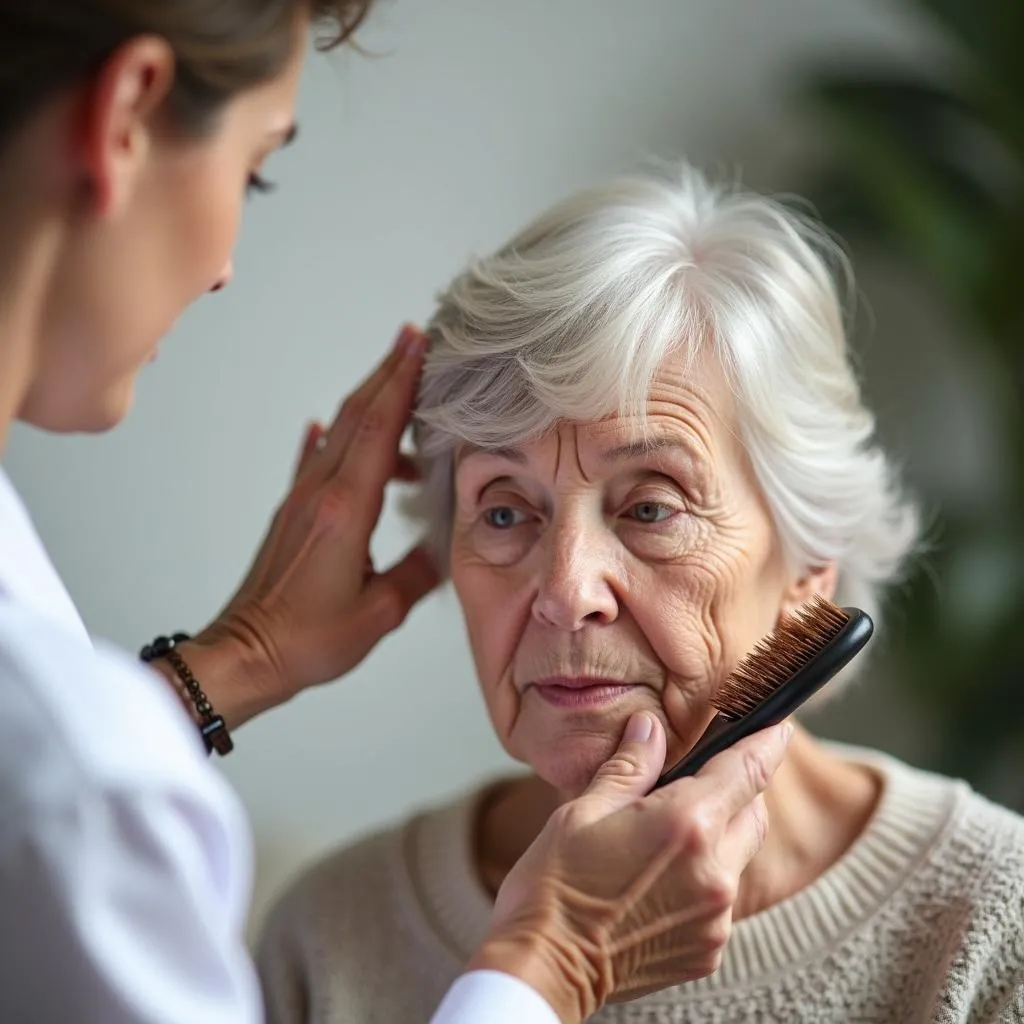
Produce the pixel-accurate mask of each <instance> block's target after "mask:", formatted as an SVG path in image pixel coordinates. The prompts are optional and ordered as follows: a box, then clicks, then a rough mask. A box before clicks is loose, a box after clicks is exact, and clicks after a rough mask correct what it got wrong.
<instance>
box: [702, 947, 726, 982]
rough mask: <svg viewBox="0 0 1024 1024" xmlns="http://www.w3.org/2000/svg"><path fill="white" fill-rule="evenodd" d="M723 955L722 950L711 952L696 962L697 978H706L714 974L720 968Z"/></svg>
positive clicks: (723, 951)
mask: <svg viewBox="0 0 1024 1024" xmlns="http://www.w3.org/2000/svg"><path fill="white" fill-rule="evenodd" d="M724 955H725V950H724V949H716V950H711V951H709V952H707V953H705V954H704V955H703V956H702V957H701V958H700V959H699V960H698V961H697V977H700V978H706V977H708V975H711V974H714V973H715V972H716V971H717V970H718V969H719V968H720V967H721V966H722V960H723V958H724Z"/></svg>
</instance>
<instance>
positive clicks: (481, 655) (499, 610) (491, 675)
mask: <svg viewBox="0 0 1024 1024" xmlns="http://www.w3.org/2000/svg"><path fill="white" fill-rule="evenodd" d="M450 572H451V580H452V585H453V586H454V588H455V592H456V594H457V596H458V599H459V604H460V605H461V607H462V614H463V619H464V620H465V623H466V632H467V635H468V637H469V644H470V648H471V649H472V652H473V662H474V664H475V666H476V673H477V679H478V681H479V684H480V689H481V691H482V693H483V697H484V701H485V703H486V705H487V709H488V712H489V713H490V716H491V720H492V722H493V724H494V728H495V730H496V731H497V733H498V736H499V738H500V739H501V740H502V741H503V742H504V741H505V740H506V739H507V737H508V733H509V731H510V730H511V727H512V723H513V721H514V718H515V714H516V710H517V708H518V701H517V700H516V696H515V689H514V686H513V682H512V663H513V659H514V658H515V653H516V649H517V648H518V646H519V641H520V639H521V637H522V635H523V630H524V629H525V626H526V622H527V621H528V619H529V615H530V601H529V594H528V591H526V590H525V588H523V587H522V586H520V585H519V583H518V581H517V580H516V579H515V578H513V574H511V573H510V572H509V571H508V570H502V569H498V568H495V567H493V566H488V565H483V564H480V563H479V562H478V561H477V560H475V559H472V558H467V557H465V556H460V553H459V552H458V550H457V548H456V549H453V554H452V560H451V564H450Z"/></svg>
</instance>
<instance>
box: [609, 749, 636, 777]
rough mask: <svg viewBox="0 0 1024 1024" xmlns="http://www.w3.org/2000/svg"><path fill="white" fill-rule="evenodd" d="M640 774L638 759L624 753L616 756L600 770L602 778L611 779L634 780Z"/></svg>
mask: <svg viewBox="0 0 1024 1024" xmlns="http://www.w3.org/2000/svg"><path fill="white" fill-rule="evenodd" d="M640 773H641V768H640V765H639V764H638V763H637V761H636V759H635V758H633V757H630V756H629V755H628V754H622V753H616V754H614V755H613V756H612V757H610V758H608V760H607V761H605V762H604V764H602V765H601V767H600V769H598V774H599V775H600V776H601V777H602V778H611V779H633V778H636V776H638V775H639V774H640Z"/></svg>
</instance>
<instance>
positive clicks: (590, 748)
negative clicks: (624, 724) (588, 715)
mask: <svg viewBox="0 0 1024 1024" xmlns="http://www.w3.org/2000/svg"><path fill="white" fill-rule="evenodd" d="M621 731H622V730H621V729H617V728H616V729H609V730H608V733H607V734H605V735H602V734H601V733H592V732H588V733H585V734H581V735H571V736H567V737H564V738H562V739H557V740H555V741H553V742H547V743H545V744H543V746H541V747H539V748H538V749H537V750H535V751H533V752H531V755H530V756H529V757H528V758H527V761H528V763H529V765H530V767H531V768H532V769H533V771H534V772H535V773H536V774H537V775H538V776H539V777H540V778H542V779H543V780H544V781H545V782H546V783H547V784H548V785H549V786H551V787H552V788H554V789H555V790H557V791H558V794H559V796H560V797H561V798H562V799H563V800H572V799H575V798H576V797H578V796H579V795H580V794H581V793H583V791H584V790H585V789H586V788H587V787H588V786H589V785H590V783H591V782H592V781H593V778H594V776H595V775H596V774H597V770H598V769H599V768H600V767H601V765H602V764H604V762H605V761H607V760H608V758H609V757H611V755H612V754H614V753H615V750H616V748H617V747H618V742H619V734H620V733H621Z"/></svg>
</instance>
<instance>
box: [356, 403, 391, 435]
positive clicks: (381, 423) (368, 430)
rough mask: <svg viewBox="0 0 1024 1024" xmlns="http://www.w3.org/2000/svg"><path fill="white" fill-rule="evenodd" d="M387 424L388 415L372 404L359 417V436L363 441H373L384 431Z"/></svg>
mask: <svg viewBox="0 0 1024 1024" xmlns="http://www.w3.org/2000/svg"><path fill="white" fill-rule="evenodd" d="M387 426H388V417H387V415H386V413H385V411H384V410H383V409H381V408H380V407H379V406H377V405H372V406H370V407H369V408H368V409H366V411H365V412H364V413H363V414H362V416H361V417H360V419H359V437H360V438H361V439H363V440H364V441H373V440H375V439H376V438H377V437H379V436H380V435H381V434H382V433H384V431H385V430H386V429H387Z"/></svg>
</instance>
